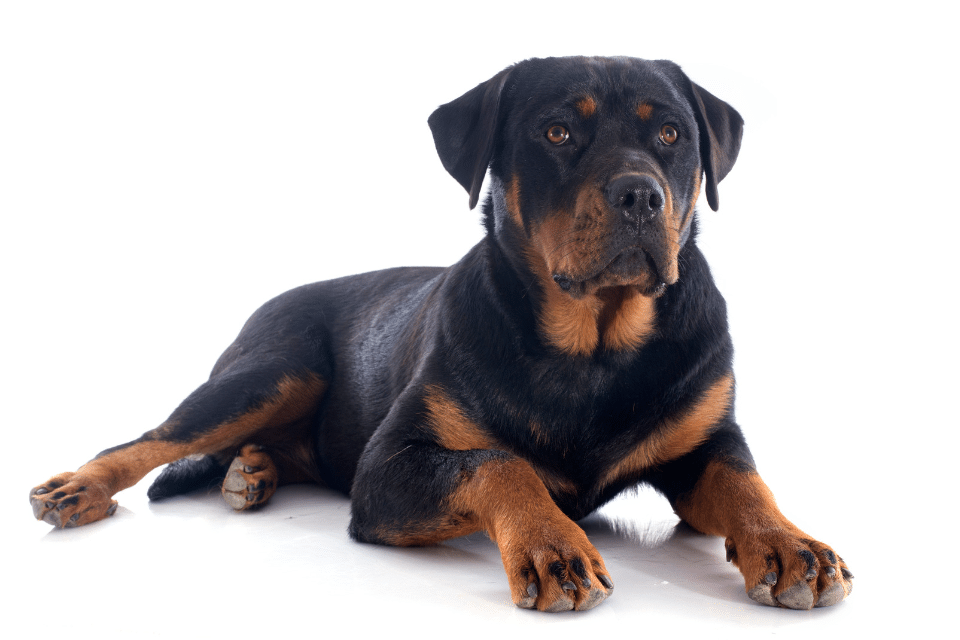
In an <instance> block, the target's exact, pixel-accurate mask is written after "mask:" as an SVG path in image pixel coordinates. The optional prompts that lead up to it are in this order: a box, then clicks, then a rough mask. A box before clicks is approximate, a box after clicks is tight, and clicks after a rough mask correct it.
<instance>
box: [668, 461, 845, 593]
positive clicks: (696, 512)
mask: <svg viewBox="0 0 960 640" xmlns="http://www.w3.org/2000/svg"><path fill="white" fill-rule="evenodd" d="M675 507H676V510H677V515H679V516H680V517H681V518H683V520H684V521H686V522H687V523H688V524H689V525H690V526H692V527H693V528H695V529H697V530H698V531H701V532H703V533H706V534H708V535H715V536H724V537H726V538H727V540H726V547H727V554H728V557H729V559H730V560H731V561H732V562H733V563H734V564H735V565H736V566H737V567H738V568H739V569H740V572H741V573H742V574H743V577H744V583H745V587H746V591H747V592H748V594H750V597H751V598H753V599H754V600H757V601H758V602H761V603H763V604H768V605H772V606H788V607H790V608H801V609H804V608H810V607H813V606H815V605H816V604H821V605H831V604H835V603H836V602H839V601H840V600H842V599H843V598H844V597H846V595H848V594H849V593H850V588H851V586H852V584H851V583H850V581H849V580H847V579H846V576H847V575H849V574H845V573H844V572H845V571H848V569H847V565H846V564H845V563H844V562H843V561H842V560H840V558H839V556H837V554H836V553H834V552H833V550H832V549H830V547H829V546H827V545H825V544H823V543H821V542H817V541H816V540H814V539H812V538H811V537H810V536H808V535H807V534H806V533H804V532H803V531H801V530H800V529H799V528H798V527H797V526H796V525H794V524H793V523H792V522H790V521H789V520H788V519H787V518H786V516H784V515H783V513H781V512H780V509H779V508H778V507H777V504H776V501H775V500H774V498H773V493H772V492H771V491H770V489H769V488H768V487H767V485H766V484H765V483H764V482H763V480H762V479H761V478H760V476H759V475H758V474H757V473H756V472H753V471H746V472H744V471H737V470H734V469H732V468H730V467H728V466H727V465H725V464H723V463H720V462H711V463H710V464H708V465H707V467H706V469H705V470H704V472H703V475H702V476H701V477H700V480H699V481H698V482H697V485H696V487H695V488H694V490H693V492H692V493H691V494H690V495H688V496H686V497H684V498H682V499H680V500H678V501H677V504H676V505H675ZM831 569H832V571H831ZM768 576H773V577H774V581H773V582H774V584H771V583H770V580H768V579H767V577H768ZM821 596H822V597H824V602H819V603H818V600H819V599H820V597H821Z"/></svg>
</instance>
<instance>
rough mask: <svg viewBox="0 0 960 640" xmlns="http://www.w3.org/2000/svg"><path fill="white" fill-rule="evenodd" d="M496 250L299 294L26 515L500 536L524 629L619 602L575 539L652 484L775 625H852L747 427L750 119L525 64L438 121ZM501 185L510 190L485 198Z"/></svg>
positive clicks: (76, 521) (481, 247)
mask: <svg viewBox="0 0 960 640" xmlns="http://www.w3.org/2000/svg"><path fill="white" fill-rule="evenodd" d="M429 122H430V127H431V129H432V131H433V136H434V139H435V142H436V146H437V151H438V153H439V155H440V160H441V161H442V162H443V166H444V167H445V168H446V170H447V171H448V172H449V173H450V174H451V175H452V176H453V177H454V178H455V179H456V180H457V181H458V182H459V183H460V184H461V185H463V187H464V188H465V189H466V190H467V192H468V193H469V202H470V206H471V207H473V206H474V205H476V203H477V202H478V200H479V199H480V194H481V187H482V184H483V183H484V181H487V182H488V195H487V196H486V197H485V199H484V202H483V206H482V211H483V219H484V224H485V227H486V236H485V238H484V239H483V240H482V241H481V242H480V243H479V244H477V245H476V246H475V247H473V248H472V249H471V250H470V251H469V252H468V253H467V254H466V255H465V256H464V257H463V259H462V260H460V262H458V263H457V264H455V265H453V266H451V267H449V268H445V269H443V268H400V269H392V270H387V271H379V272H375V273H368V274H364V275H358V276H352V277H347V278H341V279H338V280H331V281H327V282H321V283H317V284H312V285H308V286H304V287H301V288H299V289H294V290H293V291H290V292H287V293H285V294H283V295H281V296H279V297H277V298H275V299H273V300H271V301H270V302H268V303H266V304H265V305H264V306H263V307H261V308H260V309H259V310H258V311H257V312H256V313H254V315H253V317H251V318H250V320H249V321H248V322H247V324H246V325H245V326H244V327H243V330H242V331H241V332H240V335H239V336H238V337H237V339H236V341H235V342H234V343H233V344H232V345H231V346H230V347H229V348H228V349H227V350H226V352H225V353H224V354H223V355H222V356H221V357H220V360H219V361H218V362H217V363H216V365H215V366H214V368H213V373H212V374H211V376H210V379H209V380H208V381H207V382H206V383H205V384H203V385H202V386H201V387H200V388H199V389H197V390H196V391H195V392H194V393H193V394H192V395H190V396H189V397H188V398H187V399H186V400H184V402H183V403H182V404H181V405H180V406H179V407H178V408H177V409H176V410H175V411H174V412H173V414H172V415H171V416H170V418H169V419H168V420H167V421H166V422H164V423H163V424H162V425H160V426H159V427H157V428H156V429H153V430H151V431H148V432H146V433H145V434H143V435H142V436H140V437H139V438H137V439H136V440H133V441H131V442H128V443H127V444H122V445H120V446H116V447H113V448H111V449H107V450H106V451H104V452H102V453H100V454H99V455H98V456H97V457H96V458H94V459H93V460H92V461H90V462H88V463H87V464H85V465H83V466H82V467H80V469H79V470H78V471H76V472H73V473H63V474H60V475H57V476H54V477H53V478H51V479H50V480H48V481H47V482H45V483H44V484H42V485H40V486H38V487H35V488H34V489H32V490H31V492H30V502H31V503H32V505H33V510H34V513H35V515H36V517H37V518H39V519H41V520H44V521H45V522H47V523H49V524H52V525H54V526H58V527H72V526H77V525H83V524H88V523H91V522H94V521H96V520H100V519H102V518H105V517H106V516H109V515H111V514H113V513H114V511H115V510H116V506H117V503H116V501H115V500H113V498H112V496H113V494H115V493H116V492H117V491H120V490H121V489H124V488H126V487H129V486H131V485H133V484H135V483H136V482H137V481H138V480H140V479H141V478H142V477H143V476H144V475H145V474H146V473H147V472H148V471H150V470H151V469H153V468H155V467H157V466H160V465H163V464H167V463H172V464H170V465H169V466H168V467H167V468H166V469H165V470H164V472H163V473H162V474H161V475H160V476H159V477H158V479H157V481H156V482H155V483H154V485H153V486H152V487H151V488H150V492H149V495H150V497H151V498H152V499H160V498H163V497H166V496H170V495H174V494H178V493H183V492H185V491H190V490H192V489H196V488H200V487H204V486H208V485H209V483H211V482H217V483H219V485H220V486H221V487H222V492H223V496H224V498H225V499H226V500H227V502H228V503H229V504H230V505H231V506H232V507H233V508H235V509H237V510H241V511H242V510H245V509H250V508H256V507H259V506H260V505H262V504H264V503H265V502H266V501H267V500H269V498H270V496H271V495H272V494H273V492H274V491H275V490H276V489H277V487H279V486H281V485H284V484H289V483H294V482H317V483H323V484H324V485H326V486H329V487H333V488H335V489H339V490H340V491H343V492H345V493H349V495H350V497H351V500H352V519H351V524H350V535H351V536H352V537H353V538H355V539H356V540H359V541H363V542H372V543H378V544H392V545H427V544H435V543H438V542H440V541H442V540H445V539H448V538H452V537H455V536H462V535H465V534H468V533H471V532H474V531H479V530H483V531H485V532H486V533H487V534H488V535H489V536H490V538H492V539H493V540H494V541H495V542H496V544H497V545H498V546H499V548H500V552H501V554H502V557H503V563H504V569H505V570H506V574H507V583H508V585H509V589H510V593H511V595H512V598H513V601H514V603H516V605H517V606H520V607H525V608H531V609H532V608H536V609H540V610H542V611H562V610H568V609H578V610H584V609H589V608H591V607H594V606H596V605H597V604H599V603H600V602H602V601H603V600H604V599H605V598H607V597H608V596H609V595H610V594H611V593H612V592H613V588H614V586H613V585H614V580H613V578H612V577H611V575H610V573H609V572H608V570H607V568H606V566H605V565H604V562H603V558H602V557H601V556H600V553H599V552H598V551H597V549H595V548H594V547H593V545H592V544H591V543H590V541H589V540H588V539H587V536H586V535H585V534H584V532H583V531H582V530H581V529H580V527H578V526H577V524H576V523H575V521H576V520H578V519H580V518H583V517H584V516H586V515H587V514H589V513H590V512H592V511H594V510H595V509H597V508H598V507H599V506H601V505H602V504H604V503H605V502H607V501H608V500H610V499H611V498H613V497H614V496H615V495H617V494H618V493H619V492H620V491H622V490H624V489H625V488H628V487H632V486H635V485H637V484H638V483H646V484H648V485H651V486H653V487H654V488H656V489H657V490H658V491H660V492H661V493H662V494H663V495H664V496H666V498H667V499H668V500H669V501H670V503H671V504H672V505H673V508H674V509H675V510H676V512H677V514H678V515H679V516H680V517H681V518H682V519H683V520H684V521H686V522H687V523H689V524H690V525H691V526H692V527H694V528H695V529H697V530H699V531H702V532H703V533H706V534H710V535H716V536H723V537H725V538H726V548H727V555H728V559H730V560H732V561H733V562H734V563H736V565H737V567H739V569H740V571H741V572H742V574H743V578H744V580H745V584H746V592H747V594H748V595H749V596H750V597H751V598H752V599H753V600H755V601H757V602H760V603H763V604H767V605H772V606H782V607H790V608H795V609H807V608H811V607H814V606H826V605H832V604H836V603H837V602H840V601H841V600H842V599H843V598H844V597H846V595H848V594H849V593H850V590H851V586H852V574H851V573H850V571H849V570H848V568H847V566H846V564H845V563H844V562H843V560H842V559H841V558H840V556H839V555H837V554H836V553H835V552H834V551H833V550H832V549H831V548H830V547H829V546H827V545H825V544H823V543H821V542H818V541H816V540H815V539H814V538H812V537H810V536H809V535H807V534H806V533H804V532H803V531H801V530H800V529H798V528H797V527H796V526H794V525H793V524H792V523H791V522H790V521H789V520H787V519H786V518H785V517H784V516H783V514H781V513H780V511H779V510H778V509H777V507H776V505H775V503H774V500H773V496H772V495H771V493H770V490H769V489H768V488H767V487H766V485H765V484H764V483H763V481H762V480H761V479H760V476H759V475H757V471H756V468H755V466H754V461H753V458H752V457H751V455H750V451H749V450H748V448H747V445H746V443H745V441H744V438H743V436H742V434H741V432H740V428H739V427H738V426H737V423H736V421H735V419H734V410H733V406H734V376H733V371H732V368H731V360H732V347H731V343H730V336H729V333H728V331H727V319H726V309H725V303H724V300H723V298H722V297H721V295H720V293H719V292H718V291H717V289H716V287H715V286H714V283H713V280H712V278H711V276H710V271H709V269H708V267H707V264H706V262H705V261H704V257H703V255H702V254H701V253H700V251H699V250H698V249H697V246H696V228H697V213H696V212H695V210H694V206H695V204H696V202H697V198H698V196H699V194H700V192H701V191H705V192H706V198H707V202H708V203H709V205H710V207H711V208H713V209H717V207H718V206H719V195H718V184H719V183H720V181H721V180H723V178H724V176H726V175H727V173H728V172H729V171H730V170H731V169H732V168H733V165H734V162H735V161H736V159H737V154H738V152H739V149H740V138H741V133H742V130H743V120H742V119H741V118H740V115H739V114H738V113H737V112H736V111H735V110H734V109H733V108H732V107H731V106H730V105H728V104H726V103H725V102H723V101H722V100H720V99H718V98H716V97H715V96H713V95H712V94H711V93H709V92H707V91H706V90H705V89H703V88H701V87H700V86H698V85H696V84H694V83H693V82H691V81H690V80H689V79H688V78H687V77H686V75H684V73H683V72H682V71H681V70H680V68H679V67H678V66H676V65H675V64H673V63H671V62H667V61H645V60H637V59H629V58H610V59H603V58H560V59H542V60H540V59H534V60H527V61H525V62H521V63H519V64H517V65H515V66H512V67H510V68H508V69H506V70H504V71H502V72H501V73H499V74H497V75H496V76H494V77H493V78H491V79H490V80H488V81H486V82H484V83H482V84H480V85H479V86H477V87H476V88H475V89H473V90H471V91H469V92H468V93H466V94H465V95H463V96H461V97H459V98H457V99H456V100H454V101H452V102H450V103H448V104H445V105H443V106H441V107H440V108H438V109H437V110H436V111H435V112H434V113H433V115H432V116H430V120H429ZM488 170H489V174H488Z"/></svg>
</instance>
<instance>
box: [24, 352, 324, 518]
mask: <svg viewBox="0 0 960 640" xmlns="http://www.w3.org/2000/svg"><path fill="white" fill-rule="evenodd" d="M246 363H249V366H243V365H244V364H246ZM325 388H326V383H325V381H324V380H323V379H322V378H321V377H320V376H319V375H317V374H316V373H314V372H313V371H312V370H309V369H306V368H299V367H291V366H290V363H289V362H288V361H280V362H270V361H267V362H264V361H261V360H259V359H255V358H244V359H243V361H242V362H237V363H235V366H231V367H228V368H227V369H226V370H223V371H221V372H220V373H218V374H217V375H215V376H214V377H212V378H211V379H210V380H209V381H208V382H206V383H205V384H203V385H202V386H201V387H200V388H199V389H197V390H196V391H195V392H194V393H193V394H191V395H190V396H189V397H188V398H187V399H186V400H184V402H183V403H182V404H181V405H180V406H179V407H178V408H177V410H176V411H174V413H173V414H172V415H171V416H170V418H169V419H168V420H167V421H166V422H164V423H163V424H162V425H160V426H159V427H158V428H156V429H153V430H151V431H148V432H147V433H145V434H143V435H142V436H141V437H139V438H138V439H136V440H133V441H131V442H128V443H126V444H123V445H120V446H118V447H114V448H112V449H107V450H106V451H103V452H102V453H100V454H99V455H98V456H97V457H96V458H94V459H93V460H91V461H90V462H88V463H87V464H85V465H83V466H82V467H80V468H79V469H78V470H77V471H76V472H68V473H62V474H59V475H57V476H54V477H53V478H51V479H50V480H48V481H47V482H45V483H44V484H41V485H39V486H37V487H34V488H33V489H32V490H31V491H30V502H31V505H32V506H33V512H34V515H35V516H36V518H37V519H38V520H43V521H44V522H47V523H48V524H51V525H53V526H56V527H73V526H78V525H82V524H88V523H90V522H95V521H97V520H101V519H103V518H105V517H107V516H109V515H112V514H113V513H114V511H115V510H116V507H117V502H116V500H113V498H112V497H113V495H114V494H115V493H117V492H118V491H120V490H122V489H126V488H127V487H130V486H133V485H134V484H136V483H137V482H138V481H139V480H140V479H141V478H143V476H144V475H146V474H147V473H148V472H149V471H150V470H152V469H154V468H156V467H158V466H160V465H163V464H166V463H169V462H173V461H175V460H179V459H181V458H184V457H186V456H192V455H196V454H204V455H211V456H214V458H215V459H219V460H229V459H230V456H232V455H234V454H235V453H236V452H237V451H238V450H239V449H240V448H241V447H242V446H244V445H246V444H248V443H251V442H257V441H258V440H260V439H261V438H265V439H267V440H274V441H277V442H281V443H283V446H285V447H288V448H290V449H308V448H309V447H308V446H307V443H306V442H299V441H298V435H299V434H301V433H305V431H304V429H303V426H304V425H307V424H309V422H310V420H311V419H312V417H313V416H314V415H315V414H316V412H317V410H318V407H319V404H320V399H321V397H322V395H323V391H324V390H325ZM304 439H305V437H304ZM287 457H291V456H287ZM243 459H244V458H242V457H241V460H243ZM241 464H243V463H241ZM247 466H250V467H251V469H253V468H254V467H255V466H256V465H255V464H254V465H249V464H243V469H242V472H243V473H242V474H241V476H243V475H244V474H246V467H247ZM215 471H216V469H215V466H214V467H211V470H210V473H211V474H212V473H214V472H215ZM257 473H260V470H256V471H255V473H254V474H252V476H251V477H254V476H256V474H257ZM227 477H228V478H230V477H231V476H230V473H229V472H228V473H227ZM268 477H269V473H268V474H265V475H263V476H260V477H258V479H257V482H255V483H254V486H255V487H256V486H257V484H258V483H259V480H261V479H262V480H264V488H265V487H266V484H267V478H268ZM274 478H275V474H274ZM248 484H249V483H248ZM274 484H276V481H274ZM235 485H236V482H235V481H231V484H230V486H231V487H232V486H235ZM228 490H229V489H228ZM257 491H260V493H261V495H265V493H266V492H265V491H261V490H259V489H255V490H254V492H255V493H256V492H257ZM243 495H244V500H246V496H247V495H248V494H247V493H244V494H243ZM263 499H265V498H262V499H260V500H257V499H256V498H255V499H254V500H253V502H262V501H263Z"/></svg>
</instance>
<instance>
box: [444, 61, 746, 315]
mask: <svg viewBox="0 0 960 640" xmlns="http://www.w3.org/2000/svg"><path fill="white" fill-rule="evenodd" d="M430 127H431V129H432V131H433V135H434V140H435V142H436V145H437V151H438V153H439V155H440V159H441V161H442V162H443V166H444V167H445V168H446V169H447V171H449V172H450V174H451V175H453V177H454V178H456V179H457V181H458V182H460V184H461V185H463V187H464V188H465V189H466V190H467V191H468V192H469V194H470V206H471V208H472V207H474V206H475V205H476V203H477V200H478V198H479V195H480V189H481V185H482V183H483V179H484V175H485V174H486V171H487V168H488V166H489V168H490V174H491V182H492V184H491V197H492V202H491V207H489V210H488V211H487V216H488V218H487V222H486V223H487V228H488V230H489V231H491V232H492V233H494V234H496V235H497V236H498V237H500V238H503V239H505V240H506V239H509V238H515V239H518V240H520V241H521V242H520V244H521V246H523V247H524V251H525V252H526V253H527V256H526V258H527V260H528V261H529V262H531V264H532V265H533V268H534V271H535V272H540V273H541V275H543V276H545V277H546V278H549V279H552V280H553V282H554V283H555V286H556V287H559V289H560V290H562V291H564V292H566V293H567V294H568V295H570V296H572V297H573V298H578V299H579V298H582V297H584V296H588V295H592V294H595V293H597V292H598V291H599V290H601V289H603V288H605V287H617V286H624V285H629V286H631V287H634V288H636V290H637V291H639V292H640V293H642V294H644V295H647V296H650V295H658V294H659V293H660V292H662V291H663V290H664V288H665V286H667V285H671V284H673V283H675V282H676V281H677V279H678V277H679V269H678V255H679V252H680V249H681V248H682V247H683V245H684V243H685V242H686V241H687V239H688V237H689V235H690V232H691V225H692V223H693V208H694V204H695V203H696V200H697V197H698V195H699V193H700V188H701V181H702V179H703V177H704V176H705V177H706V185H705V187H706V190H707V201H708V202H709V204H710V207H711V208H713V209H714V210H716V209H717V207H718V194H717V183H718V182H720V180H722V179H723V178H724V176H726V175H727V173H728V172H729V171H730V169H731V168H732V166H733V163H734V161H735V160H736V157H737V153H738V151H739V148H740V137H741V134H742V131H743V120H742V118H741V117H740V115H739V114H738V113H737V112H736V111H735V110H734V109H733V108H732V107H730V106H729V105H728V104H726V103H725V102H723V101H722V100H719V99H718V98H716V97H714V96H713V95H711V94H710V93H708V92H707V91H705V90H704V89H702V88H701V87H699V86H697V85H696V84H694V83H692V82H691V81H690V80H689V79H688V78H687V76H686V75H685V74H684V73H683V72H682V71H681V70H680V67H678V66H677V65H675V64H673V63H672V62H668V61H662V60H658V61H649V60H638V59H633V58H547V59H532V60H527V61H524V62H521V63H519V64H517V65H514V66H512V67H510V68H508V69H505V70H504V71H502V72H501V73H499V74H497V75H496V76H494V77H493V78H491V79H490V80H488V81H487V82H484V83H482V84H480V85H479V86H477V87H476V88H474V89H473V90H471V91H469V92H467V93H466V94H464V95H463V96H461V97H460V98H457V99H456V100H454V101H453V102H450V103H448V104H446V105H443V106H441V107H440V108H438V109H437V110H436V111H435V112H434V113H433V115H431V116H430ZM510 244H511V245H515V244H516V243H510Z"/></svg>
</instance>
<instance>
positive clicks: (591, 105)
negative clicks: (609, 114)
mask: <svg viewBox="0 0 960 640" xmlns="http://www.w3.org/2000/svg"><path fill="white" fill-rule="evenodd" d="M575 106H576V108H577V111H579V112H580V115H581V116H583V117H584V118H589V117H590V116H592V115H593V114H594V113H596V111H597V101H596V100H594V99H593V98H591V97H590V96H587V97H585V98H581V99H580V100H579V101H578V102H577V104H576V105H575Z"/></svg>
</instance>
